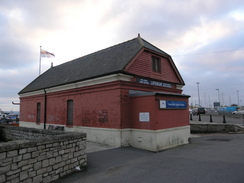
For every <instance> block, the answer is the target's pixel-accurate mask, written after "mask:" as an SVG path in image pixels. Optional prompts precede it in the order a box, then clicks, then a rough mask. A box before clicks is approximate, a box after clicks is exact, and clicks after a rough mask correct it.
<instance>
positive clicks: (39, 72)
mask: <svg viewBox="0 0 244 183" xmlns="http://www.w3.org/2000/svg"><path fill="white" fill-rule="evenodd" d="M41 51H42V46H40V58H39V76H40V75H41V58H42V57H41Z"/></svg>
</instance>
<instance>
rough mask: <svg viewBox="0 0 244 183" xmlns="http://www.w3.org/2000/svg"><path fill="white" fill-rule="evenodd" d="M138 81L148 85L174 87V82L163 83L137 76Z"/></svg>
mask: <svg viewBox="0 0 244 183" xmlns="http://www.w3.org/2000/svg"><path fill="white" fill-rule="evenodd" d="M136 82H137V83H142V84H148V85H154V86H162V87H166V88H172V84H169V83H163V82H159V81H153V80H149V79H141V78H136Z"/></svg>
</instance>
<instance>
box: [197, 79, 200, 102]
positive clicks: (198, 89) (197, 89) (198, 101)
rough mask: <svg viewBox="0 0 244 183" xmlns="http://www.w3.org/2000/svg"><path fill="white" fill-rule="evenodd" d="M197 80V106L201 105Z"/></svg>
mask: <svg viewBox="0 0 244 183" xmlns="http://www.w3.org/2000/svg"><path fill="white" fill-rule="evenodd" d="M199 84H200V83H199V82H197V91H198V105H199V107H200V106H201V105H200V94H199Z"/></svg>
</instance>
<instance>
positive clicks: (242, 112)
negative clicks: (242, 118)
mask: <svg viewBox="0 0 244 183" xmlns="http://www.w3.org/2000/svg"><path fill="white" fill-rule="evenodd" d="M232 114H244V111H243V110H242V111H234V112H232Z"/></svg>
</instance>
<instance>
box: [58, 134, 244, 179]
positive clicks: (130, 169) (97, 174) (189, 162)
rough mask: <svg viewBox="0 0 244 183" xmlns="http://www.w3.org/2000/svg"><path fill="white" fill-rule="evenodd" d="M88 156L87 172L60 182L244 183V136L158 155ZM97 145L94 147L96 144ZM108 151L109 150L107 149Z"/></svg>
mask: <svg viewBox="0 0 244 183" xmlns="http://www.w3.org/2000/svg"><path fill="white" fill-rule="evenodd" d="M87 145H88V149H89V148H90V149H96V151H93V152H92V151H90V153H88V170H87V171H86V172H76V173H74V174H72V175H70V176H68V177H66V178H63V179H61V180H58V181H57V182H60V183H80V182H82V183H124V182H126V183H137V182H138V183H148V182H149V183H151V182H153V183H162V182H169V183H191V182H194V183H206V182H214V183H243V182H244V134H211V135H201V136H200V137H198V136H195V137H193V138H191V143H190V144H188V145H183V146H179V147H176V148H172V149H169V150H167V151H162V152H158V153H153V152H149V151H144V150H140V149H135V148H132V147H127V148H112V149H110V148H109V147H101V151H97V150H98V149H99V147H100V145H99V146H98V147H96V148H94V147H93V148H91V147H89V143H88V144H87ZM93 145H95V144H93ZM106 148H107V149H106Z"/></svg>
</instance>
